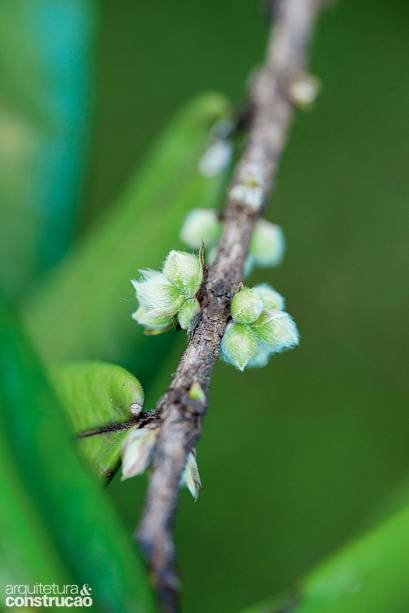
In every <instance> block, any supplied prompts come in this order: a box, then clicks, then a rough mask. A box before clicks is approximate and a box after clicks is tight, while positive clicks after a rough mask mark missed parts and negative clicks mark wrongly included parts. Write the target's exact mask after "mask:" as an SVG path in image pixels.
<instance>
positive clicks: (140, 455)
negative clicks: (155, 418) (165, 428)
mask: <svg viewBox="0 0 409 613" xmlns="http://www.w3.org/2000/svg"><path fill="white" fill-rule="evenodd" d="M158 432H159V429H158V428H148V427H147V426H146V427H145V428H137V429H135V430H131V431H130V432H129V434H128V436H127V437H126V439H125V442H124V444H123V446H122V480H125V479H129V478H130V477H135V476H136V475H141V474H142V473H143V472H145V470H146V469H147V468H148V467H149V465H150V463H151V460H152V456H153V453H154V450H155V445H156V438H157V435H158Z"/></svg>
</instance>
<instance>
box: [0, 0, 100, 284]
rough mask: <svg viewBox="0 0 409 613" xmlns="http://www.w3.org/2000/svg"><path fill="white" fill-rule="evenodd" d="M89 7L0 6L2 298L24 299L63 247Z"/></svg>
mask: <svg viewBox="0 0 409 613" xmlns="http://www.w3.org/2000/svg"><path fill="white" fill-rule="evenodd" d="M96 8H97V7H96V3H95V2H94V0H71V1H70V2H54V0H37V1H36V2H27V3H22V2H15V1H14V0H2V2H1V3H0V74H1V100H0V134H1V138H0V167H1V169H2V172H1V175H0V201H1V211H0V276H1V277H2V282H3V285H4V287H6V289H7V291H8V293H9V295H21V294H23V293H27V289H28V287H29V285H30V284H31V283H33V280H34V278H35V277H37V276H38V275H39V273H41V272H42V271H44V270H45V269H47V268H49V267H50V266H51V265H54V264H55V263H56V261H58V260H59V259H60V258H61V256H62V255H64V254H65V253H66V251H67V248H68V246H69V244H70V243H71V241H72V237H73V230H74V226H75V222H76V220H77V212H78V194H79V189H80V185H81V183H82V178H83V169H84V161H85V154H86V150H87V142H88V132H89V128H88V126H89V121H88V120H89V90H90V83H92V78H91V72H92V63H93V54H92V53H91V46H92V45H93V42H94V21H95V13H96ZM50 32H58V37H54V36H50ZM10 262H13V266H10Z"/></svg>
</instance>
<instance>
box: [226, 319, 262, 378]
mask: <svg viewBox="0 0 409 613" xmlns="http://www.w3.org/2000/svg"><path fill="white" fill-rule="evenodd" d="M221 350H222V357H223V359H224V360H225V362H227V363H228V364H232V365H233V366H235V367H236V368H238V369H239V370H244V369H245V367H246V366H247V364H248V362H249V361H250V360H251V359H252V358H253V357H254V355H255V353H256V351H257V337H256V336H255V334H254V332H253V331H252V330H251V328H250V326H248V325H246V324H237V323H230V324H228V326H227V328H226V331H225V333H224V336H223V339H222V345H221Z"/></svg>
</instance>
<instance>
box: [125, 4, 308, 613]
mask: <svg viewBox="0 0 409 613" xmlns="http://www.w3.org/2000/svg"><path fill="white" fill-rule="evenodd" d="M319 5H320V0H282V1H281V2H279V3H278V7H277V15H276V20H275V27H274V31H273V32H272V34H271V38H270V41H269V44H268V49H267V54H266V59H265V63H264V65H263V66H262V68H261V70H260V71H259V73H258V74H257V75H256V77H255V78H254V79H253V83H252V86H251V91H250V104H251V111H252V114H251V124H250V127H249V134H248V140H247V144H246V146H245V148H244V150H243V153H242V156H241V159H240V160H239V162H238V165H237V168H236V171H235V173H234V176H233V179H232V182H231V185H230V189H229V194H228V197H227V203H226V208H225V212H224V230H223V235H222V238H221V241H220V244H219V248H218V253H217V257H216V260H215V262H214V264H213V265H212V266H211V268H210V270H209V273H208V278H207V282H206V284H205V287H204V288H203V295H202V300H201V307H202V309H201V319H200V321H199V323H198V325H197V327H196V329H195V330H194V333H193V335H192V337H191V338H190V340H189V342H188V345H187V348H186V350H185V353H184V354H183V356H182V358H181V360H180V363H179V366H178V368H177V370H176V373H175V375H174V378H173V380H172V382H171V385H170V387H169V389H168V391H167V392H166V393H165V395H164V396H163V397H162V398H161V399H160V401H159V402H158V405H157V407H156V411H157V413H158V414H159V416H160V419H161V427H160V433H159V437H158V442H157V447H156V453H155V459H154V465H153V469H152V474H151V477H150V481H149V485H148V488H147V494H146V500H145V507H144V511H143V515H142V519H141V522H140V525H139V529H138V531H137V535H136V536H137V539H138V542H139V544H140V546H141V548H142V551H143V554H144V556H145V558H146V561H147V563H148V565H149V567H150V570H151V573H152V577H153V580H154V583H155V587H156V589H157V592H158V596H159V599H160V602H161V606H162V609H163V610H164V611H176V610H177V608H178V604H177V602H178V591H179V580H178V577H177V574H176V572H175V568H174V563H175V549H174V543H173V537H172V527H173V518H174V514H175V509H176V504H177V497H178V491H179V484H180V480H181V475H182V472H183V469H184V466H185V464H186V459H187V455H188V453H189V451H190V450H191V449H192V448H193V447H194V446H195V444H196V442H197V440H198V437H199V435H200V431H201V425H202V419H203V416H204V414H205V412H206V410H207V405H208V392H209V383H210V378H211V374H212V370H213V367H214V365H215V362H216V360H217V358H218V355H219V350H220V344H221V340H222V337H223V334H224V330H225V328H226V324H227V322H228V319H229V306H230V301H231V299H232V297H233V295H234V294H235V292H236V291H237V288H238V286H239V284H240V283H241V281H242V271H243V265H244V262H245V259H246V256H247V251H248V245H249V240H250V237H251V232H252V229H253V225H254V223H255V221H256V219H257V217H258V216H259V215H260V212H261V210H262V209H263V206H264V204H265V203H266V202H267V199H268V197H269V195H270V192H271V191H272V189H273V188H274V183H275V177H276V170H277V165H278V161H279V158H280V156H281V152H282V150H283V147H284V144H285V140H286V137H287V133H288V128H289V124H290V120H291V117H292V114H293V104H292V102H291V98H290V96H289V91H290V90H289V87H290V85H291V83H292V82H293V80H294V79H295V78H298V77H299V76H300V74H302V73H303V71H304V67H305V62H306V52H307V49H308V45H309V41H310V38H311V34H312V30H313V26H314V22H315V20H316V17H317V14H318V10H319ZM243 188H244V190H246V189H250V191H251V190H253V191H251V193H252V194H253V195H255V196H257V198H256V199H258V200H260V201H261V207H259V208H257V207H254V206H251V203H249V202H248V201H246V198H243V197H242V196H241V194H242V193H243ZM253 204H254V203H253ZM194 383H198V384H199V385H200V386H201V388H202V390H203V392H204V398H203V399H202V400H197V399H195V400H192V398H191V397H190V395H189V390H190V389H191V387H192V385H193V384H194Z"/></svg>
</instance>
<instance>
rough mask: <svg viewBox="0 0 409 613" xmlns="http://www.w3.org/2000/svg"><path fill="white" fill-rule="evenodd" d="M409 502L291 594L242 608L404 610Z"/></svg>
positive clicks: (408, 589)
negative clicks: (408, 504) (408, 505)
mask: <svg viewBox="0 0 409 613" xmlns="http://www.w3.org/2000/svg"><path fill="white" fill-rule="evenodd" d="M408 568H409V507H407V508H405V509H404V510H403V511H401V512H400V513H397V514H396V515H395V516H393V517H391V518H390V519H388V520H387V521H385V522H384V523H383V524H381V525H380V526H379V527H377V528H375V529H373V530H371V531H369V532H368V533H366V534H365V535H364V536H362V537H360V538H358V539H357V540H356V541H355V542H353V543H351V544H350V545H348V546H347V547H345V548H344V549H342V550H341V551H340V552H338V553H336V554H335V555H333V556H332V557H331V558H329V559H328V560H327V561H325V562H324V563H323V564H321V565H319V566H318V567H317V569H316V570H314V571H313V572H312V573H311V574H309V575H308V576H307V577H306V578H305V579H304V580H303V581H302V582H301V584H300V586H299V588H298V589H295V590H294V593H293V595H292V596H291V597H288V598H284V599H279V600H275V601H270V602H265V603H262V604H259V605H256V606H254V607H250V608H248V609H246V610H245V613H265V612H267V611H269V612H271V611H281V610H287V608H286V607H288V610H290V605H291V611H293V612H294V613H329V612H330V613H363V612H364V611H370V612H371V613H385V611H391V612H392V611H393V613H406V612H407V611H408V610H409V584H408Z"/></svg>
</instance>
